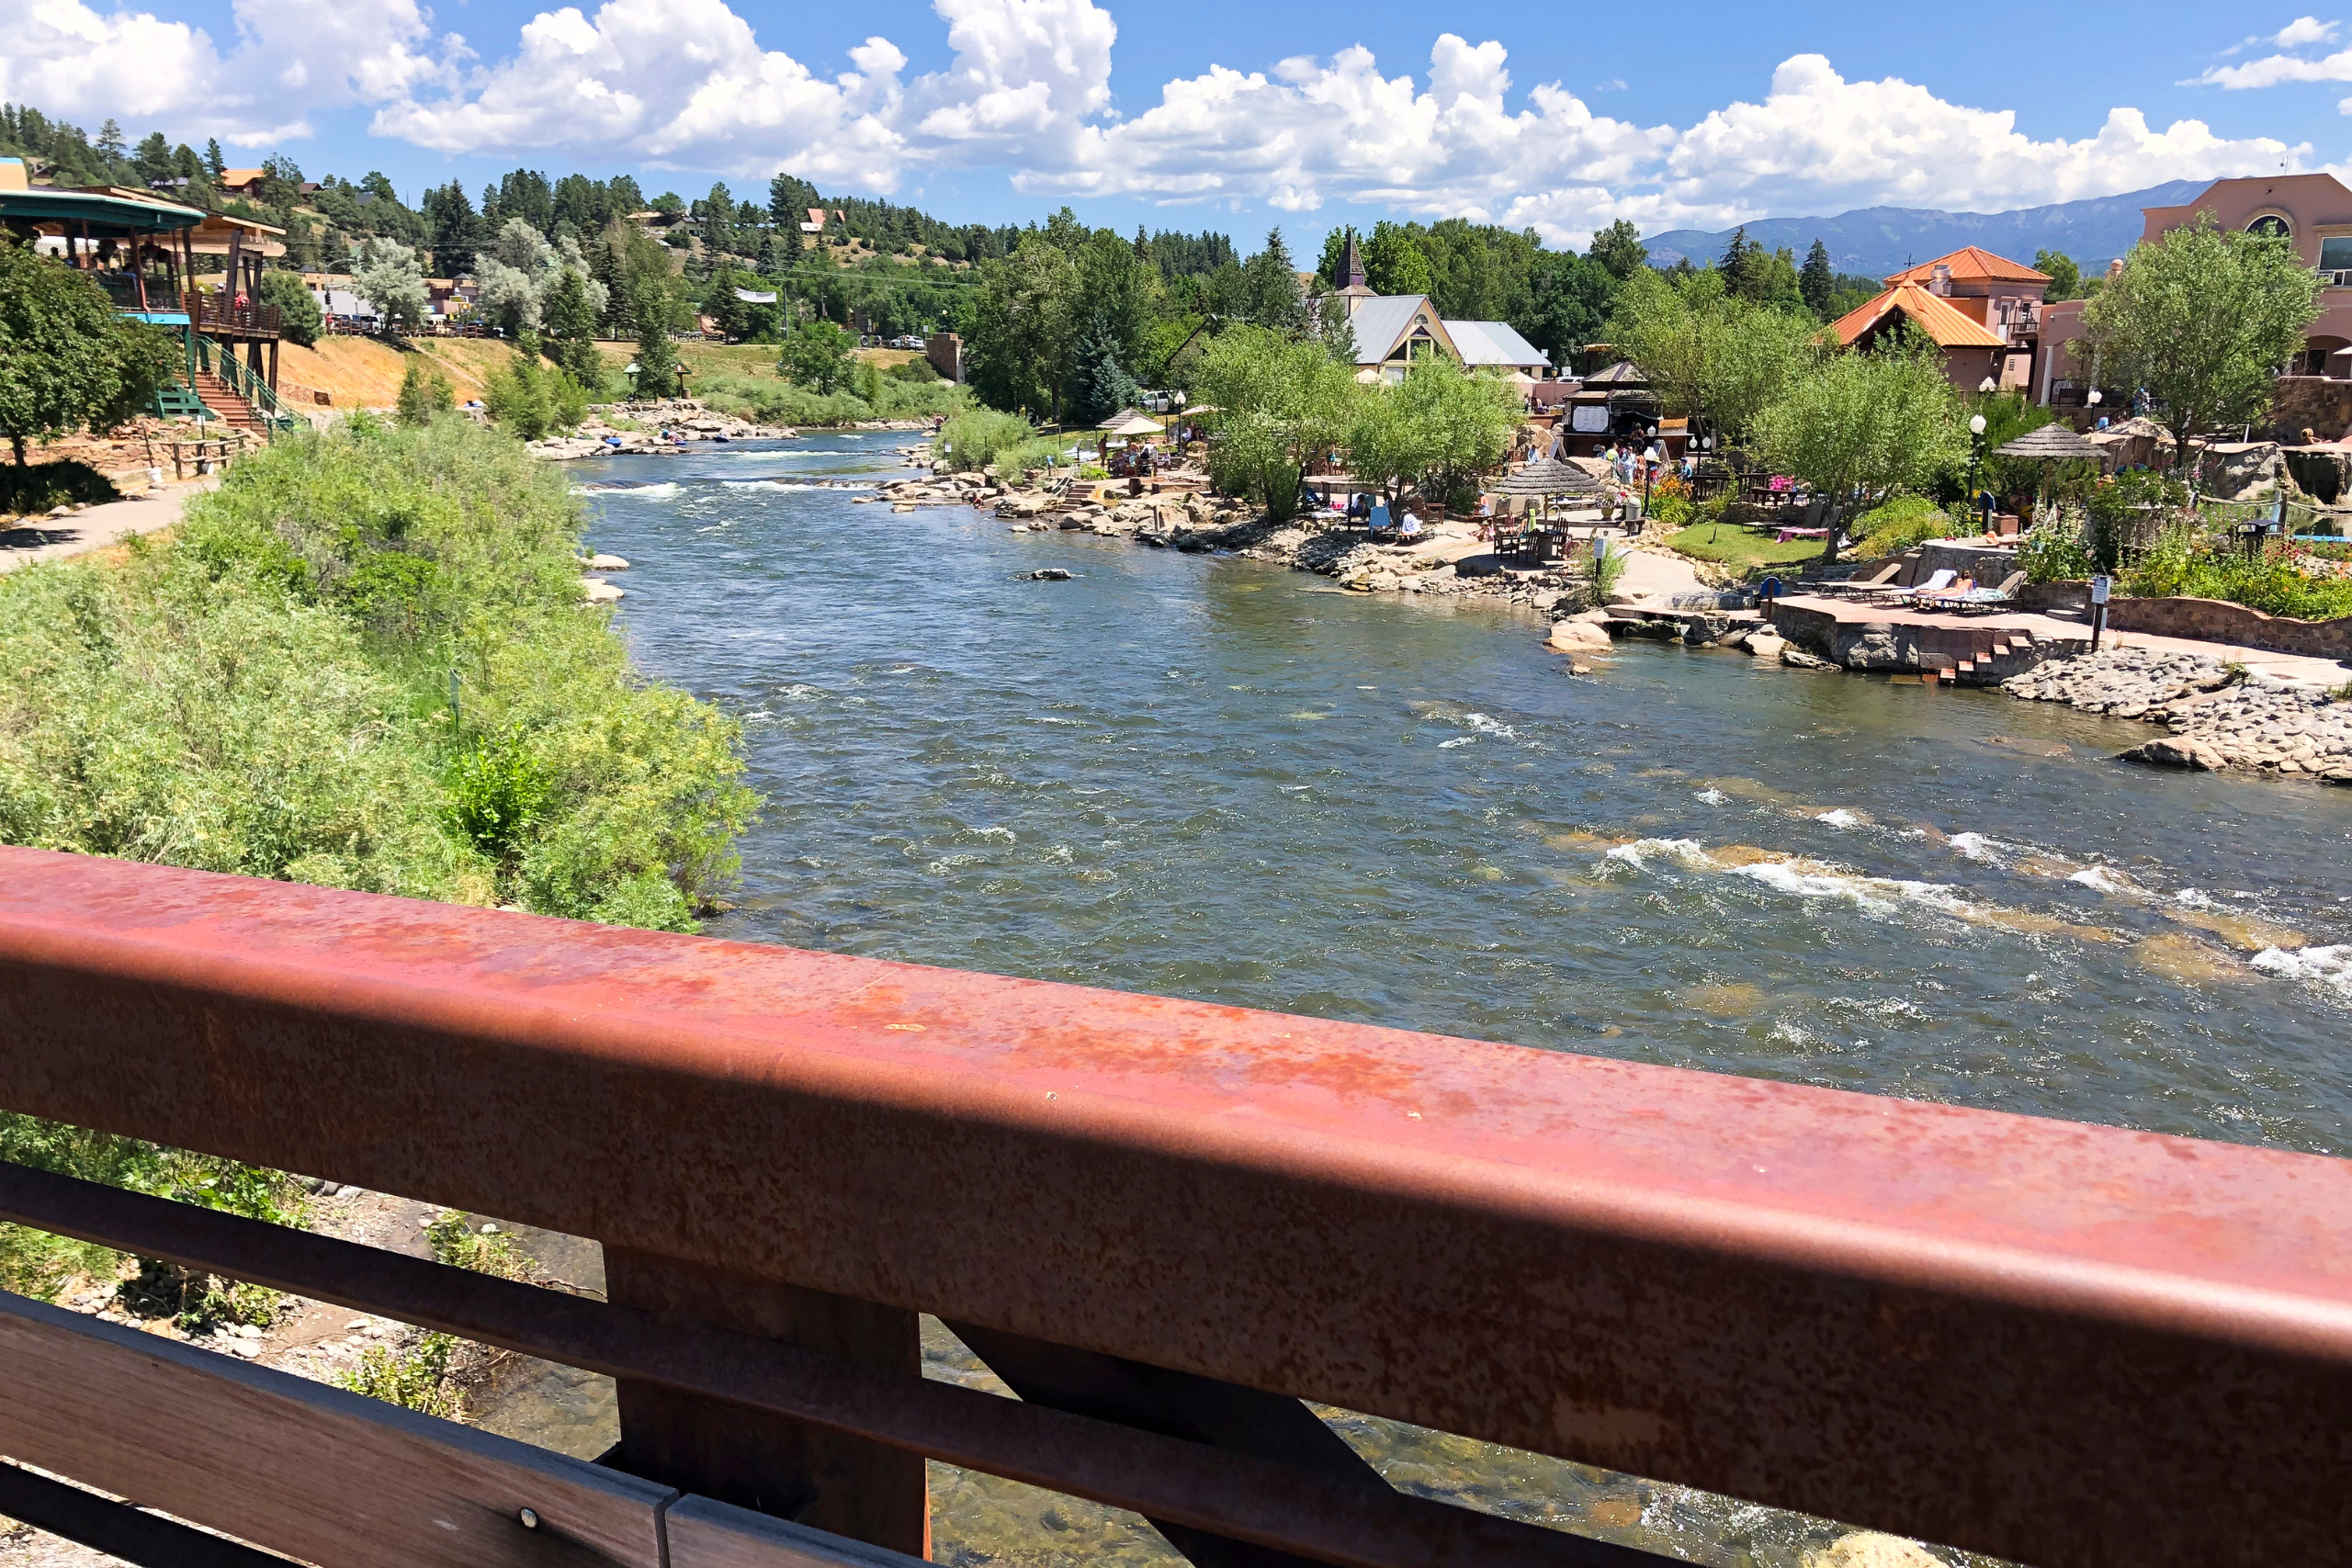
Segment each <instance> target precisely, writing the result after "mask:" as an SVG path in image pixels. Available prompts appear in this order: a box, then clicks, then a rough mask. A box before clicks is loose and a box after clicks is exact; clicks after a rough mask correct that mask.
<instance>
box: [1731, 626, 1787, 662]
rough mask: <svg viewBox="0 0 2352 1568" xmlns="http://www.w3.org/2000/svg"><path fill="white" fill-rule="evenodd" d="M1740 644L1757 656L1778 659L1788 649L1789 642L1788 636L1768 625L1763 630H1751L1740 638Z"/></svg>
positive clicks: (1742, 647)
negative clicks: (1782, 635)
mask: <svg viewBox="0 0 2352 1568" xmlns="http://www.w3.org/2000/svg"><path fill="white" fill-rule="evenodd" d="M1739 646H1740V648H1741V649H1744V650H1746V651H1747V653H1749V654H1751V655H1753V656H1754V657H1755V658H1758V659H1777V658H1779V657H1780V656H1781V654H1782V653H1783V652H1785V651H1787V649H1788V646H1789V644H1788V639H1787V638H1785V637H1781V634H1780V633H1778V632H1776V631H1773V630H1771V629H1770V628H1769V627H1768V628H1766V629H1765V630H1762V631H1753V632H1749V633H1748V634H1747V636H1746V637H1741V638H1740V639H1739Z"/></svg>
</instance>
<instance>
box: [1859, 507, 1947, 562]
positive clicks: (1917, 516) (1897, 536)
mask: <svg viewBox="0 0 2352 1568" xmlns="http://www.w3.org/2000/svg"><path fill="white" fill-rule="evenodd" d="M1849 531H1850V532H1851V533H1852V534H1853V536H1854V540H1855V544H1854V553H1855V554H1856V555H1858V556H1860V557H1861V558H1863V559H1865V560H1868V559H1871V558H1874V557H1878V556H1892V555H1900V554H1901V553H1902V552H1903V551H1905V550H1907V549H1909V548H1911V547H1913V546H1914V545H1917V544H1922V543H1924V542H1926V541H1927V540H1929V539H1940V538H1943V537H1946V536H1949V535H1951V534H1953V533H1956V532H1961V531H1970V532H1973V531H1974V530H1971V529H1969V525H1967V524H1964V523H1956V522H1954V521H1953V519H1952V516H1951V513H1948V512H1946V511H1945V510H1944V509H1943V508H1942V507H1940V506H1938V505H1937V504H1936V503H1935V502H1932V501H1929V500H1928V498H1927V497H1925V496H1922V495H1898V496H1894V497H1893V498H1891V499H1889V500H1888V501H1886V502H1883V503H1882V504H1881V505H1878V506H1874V507H1872V508H1871V510H1870V511H1868V512H1865V513H1862V514H1861V515H1860V517H1857V518H1855V519H1854V523H1853V526H1852V528H1851V529H1850V530H1849Z"/></svg>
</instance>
